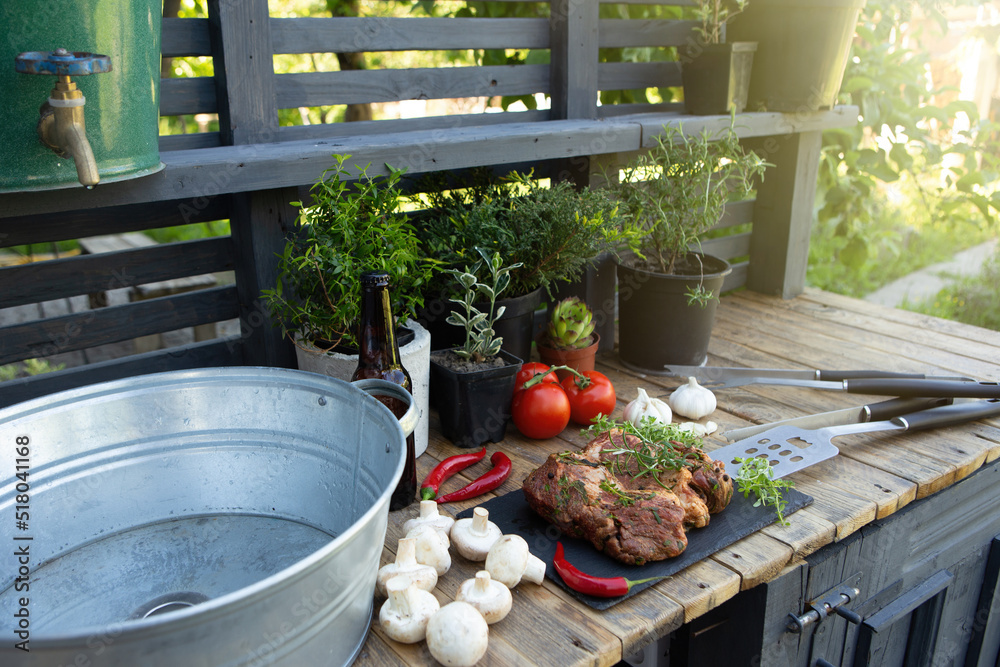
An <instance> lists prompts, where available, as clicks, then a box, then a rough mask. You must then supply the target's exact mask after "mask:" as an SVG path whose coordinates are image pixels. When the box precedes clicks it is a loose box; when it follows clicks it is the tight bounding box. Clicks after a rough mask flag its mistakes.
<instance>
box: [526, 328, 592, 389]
mask: <svg viewBox="0 0 1000 667" xmlns="http://www.w3.org/2000/svg"><path fill="white" fill-rule="evenodd" d="M593 336H594V342H593V343H591V344H590V345H588V346H587V347H582V348H579V349H576V350H560V349H559V348H556V347H549V346H547V345H546V344H545V334H544V333H543V334H539V335H538V337H536V338H535V345H536V348H537V349H538V357H539V358H540V359H541V360H542V363H543V364H548V365H549V366H569V367H570V368H573V369H575V370H578V371H580V372H581V373H582V372H583V371H592V370H594V358H595V357H596V356H597V347H598V346H599V345H600V344H601V337H600V335H598V334H596V333H595V334H593ZM556 375H557V376H558V377H559V381H560V382H562V381H563V380H565V379H566V378H568V377H569V376H570V375H572V374H571V373H570V372H569V371H556Z"/></svg>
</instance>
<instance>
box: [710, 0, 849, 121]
mask: <svg viewBox="0 0 1000 667" xmlns="http://www.w3.org/2000/svg"><path fill="white" fill-rule="evenodd" d="M865 1H866V0H753V1H752V2H750V3H748V4H747V8H746V10H745V11H743V12H742V13H740V14H739V15H738V16H736V17H734V18H733V20H732V23H731V24H730V25H729V26H727V29H726V36H727V38H728V39H731V40H733V41H738V40H746V41H756V42H757V44H758V47H757V52H756V54H755V55H754V63H753V77H752V79H751V81H750V95H749V98H748V101H747V105H748V106H747V108H748V109H749V110H750V111H760V110H767V111H784V112H803V111H816V110H819V109H828V108H830V107H832V106H833V105H834V104H836V103H837V94H838V93H839V92H840V84H841V82H842V81H843V79H844V70H845V69H846V67H847V60H848V57H849V55H850V51H851V42H852V41H853V39H854V32H855V29H856V27H857V23H858V14H860V12H861V10H862V8H863V7H864V6H865Z"/></svg>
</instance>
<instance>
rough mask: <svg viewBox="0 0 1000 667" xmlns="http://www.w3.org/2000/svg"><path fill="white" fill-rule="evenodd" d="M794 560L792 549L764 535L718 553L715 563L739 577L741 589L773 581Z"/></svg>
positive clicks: (747, 538) (751, 536) (755, 535)
mask: <svg viewBox="0 0 1000 667" xmlns="http://www.w3.org/2000/svg"><path fill="white" fill-rule="evenodd" d="M791 558H792V548H791V547H790V546H788V545H787V544H783V543H782V542H778V541H777V540H775V539H773V538H771V537H768V536H767V535H765V534H763V533H759V532H758V533H754V534H753V535H749V536H747V537H744V538H743V539H742V540H740V541H739V542H736V543H735V544H732V545H730V546H728V547H726V548H725V549H722V550H720V551H717V552H716V553H715V554H714V555H713V556H712V560H714V561H716V562H718V563H721V564H722V565H725V566H726V567H728V568H729V569H731V570H733V571H734V572H736V573H737V574H739V575H740V582H741V583H740V590H741V591H745V590H748V589H751V588H753V587H755V586H757V585H758V584H762V583H764V582H766V581H770V580H771V579H774V578H775V577H776V576H778V574H779V573H780V572H781V571H782V570H783V569H784V567H785V566H786V565H787V564H788V562H789V561H790V560H791Z"/></svg>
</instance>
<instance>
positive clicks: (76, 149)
mask: <svg viewBox="0 0 1000 667" xmlns="http://www.w3.org/2000/svg"><path fill="white" fill-rule="evenodd" d="M15 63H16V69H17V71H18V72H21V73H24V74H50V75H51V74H54V75H56V77H57V80H56V84H55V87H54V88H52V91H51V92H50V93H49V99H48V100H46V102H45V103H44V104H42V106H41V109H40V110H39V112H40V114H41V118H40V119H39V120H38V137H39V138H40V139H41V140H42V143H44V144H45V145H46V146H48V147H49V148H51V149H52V150H53V152H55V154H56V155H58V156H60V157H64V158H65V157H71V158H73V161H74V162H75V163H76V174H77V178H79V180H80V183H82V184H83V185H85V186H87V187H93V186H95V185H97V184H98V183H99V182H100V180H101V177H100V174H99V173H98V171H97V161H96V160H95V159H94V151H93V150H92V149H91V148H90V142H89V141H88V140H87V126H86V120H85V117H84V113H83V109H84V105H85V104H86V103H87V100H86V98H85V97H84V96H83V92H82V91H81V90H80V89H79V88H77V86H76V84H75V83H73V81H72V79H71V78H70V77H71V76H83V75H88V74H99V73H102V72H109V71H111V60H110V59H109V58H108V57H107V56H101V55H97V54H94V53H72V52H69V51H67V50H66V49H56V50H55V51H53V52H51V53H42V52H29V53H22V54H19V55H18V56H17V58H16V59H15Z"/></svg>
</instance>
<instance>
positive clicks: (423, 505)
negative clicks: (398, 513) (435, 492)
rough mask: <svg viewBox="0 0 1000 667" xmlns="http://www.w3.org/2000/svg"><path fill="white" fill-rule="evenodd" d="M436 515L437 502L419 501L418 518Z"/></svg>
mask: <svg viewBox="0 0 1000 667" xmlns="http://www.w3.org/2000/svg"><path fill="white" fill-rule="evenodd" d="M437 515H438V506H437V503H436V502H435V501H433V500H421V501H420V518H421V519H427V518H430V517H435V516H437Z"/></svg>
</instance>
